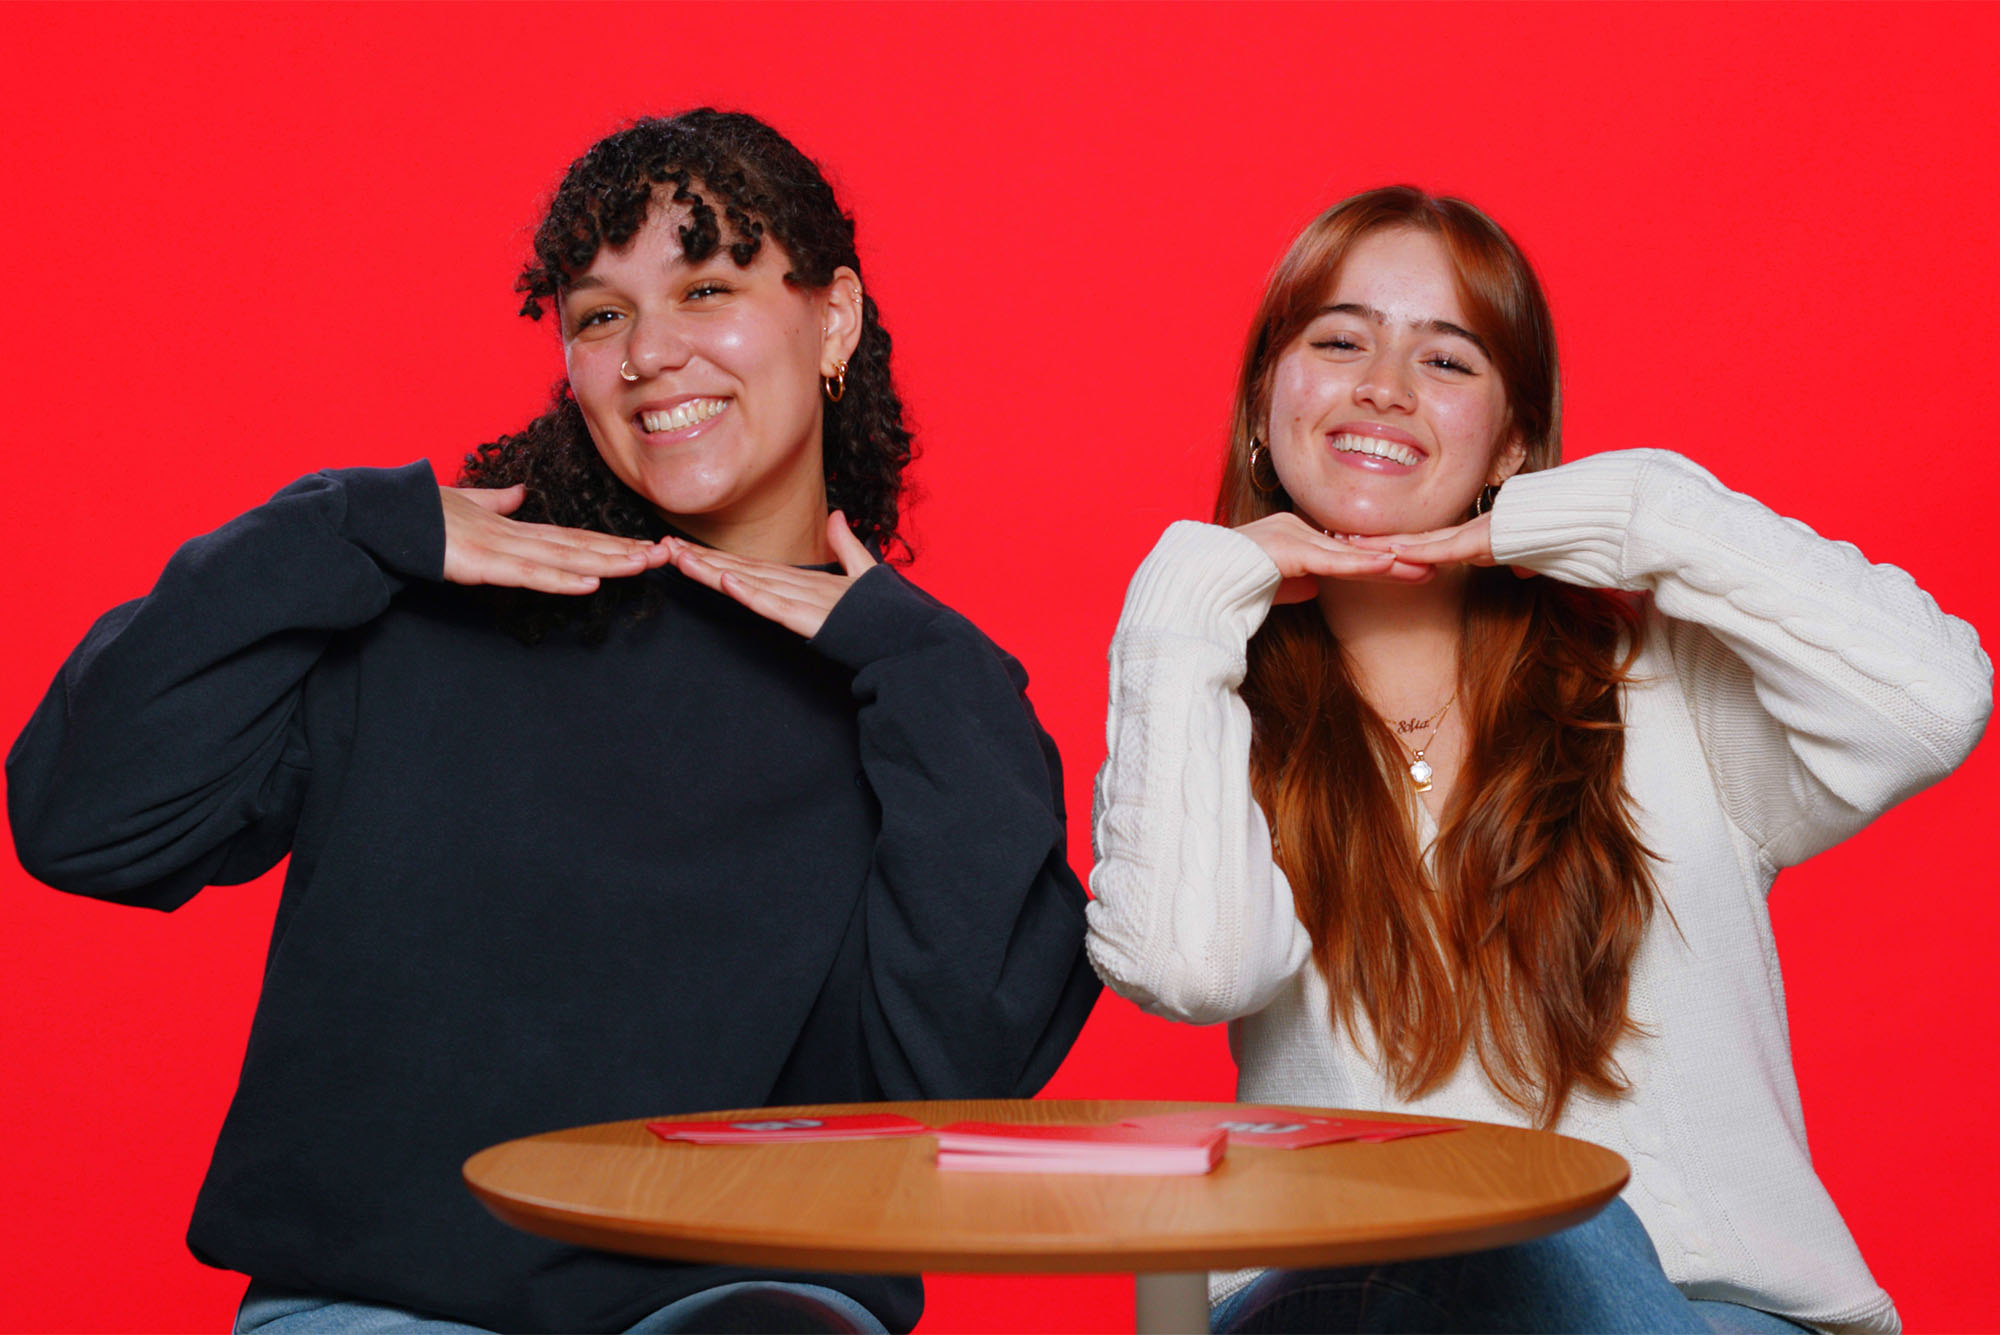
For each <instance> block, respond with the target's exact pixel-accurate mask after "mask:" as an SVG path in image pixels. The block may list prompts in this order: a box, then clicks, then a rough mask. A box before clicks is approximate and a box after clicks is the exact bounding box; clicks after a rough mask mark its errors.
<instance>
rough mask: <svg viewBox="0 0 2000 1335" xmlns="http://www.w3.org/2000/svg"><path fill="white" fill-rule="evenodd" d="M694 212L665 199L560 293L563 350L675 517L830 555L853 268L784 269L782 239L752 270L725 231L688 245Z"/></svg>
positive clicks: (595, 422) (617, 446) (589, 409)
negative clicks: (834, 404) (838, 376)
mask: <svg viewBox="0 0 2000 1335" xmlns="http://www.w3.org/2000/svg"><path fill="white" fill-rule="evenodd" d="M686 217H687V214H686V211H685V210H684V209H678V208H674V209H656V210H655V211H654V212H653V214H652V215H651V216H650V217H649V218H648V219H647V221H646V223H645V225H644V226H643V227H642V228H640V230H639V231H638V232H637V234H635V235H634V236H633V238H632V240H631V242H630V243H629V244H627V245H624V246H621V247H618V248H616V249H614V248H612V247H609V246H606V247H605V248H604V249H602V250H600V251H599V252H598V253H597V257H596V258H595V259H594V260H593V261H592V262H591V265H590V267H589V268H588V269H586V270H585V271H584V272H583V273H582V274H580V275H578V276H577V278H576V279H575V281H573V282H571V283H570V284H568V285H567V286H566V288H565V289H564V291H563V293H562V297H561V314H562V329H563V360H564V364H565V366H566V367H567V369H568V373H569V383H570V387H571V390H572V392H573V393H574V394H575V395H576V401H577V405H578V406H579V407H580V408H581V409H582V410H583V417H584V421H585V422H586V423H587V424H588V426H589V428H590V435H591V439H592V440H593V441H594V442H595V443H596V446H597V450H598V453H599V454H600V455H602V456H603V458H604V462H605V463H606V464H607V465H608V466H609V467H610V469H611V471H612V472H613V473H615V474H617V476H618V478H619V480H620V481H622V482H624V483H625V485H626V486H628V487H630V488H632V490H633V491H635V492H637V493H638V494H639V495H640V496H642V497H644V498H645V499H646V500H647V501H648V502H650V503H651V504H652V506H653V507H654V508H655V509H657V510H658V511H659V512H660V514H661V515H662V516H664V517H665V518H666V519H668V520H669V521H670V522H672V523H673V524H674V525H675V527H677V528H679V529H681V530H682V531H684V532H686V533H687V534H689V535H690V536H692V537H694V538H697V539H699V540H700V541H702V542H705V543H707V544H709V545H710V546H713V547H718V548H721V549H723V550H725V551H731V552H736V553H738V554H740V555H750V556H761V557H767V558H769V559H773V560H784V561H793V562H805V561H814V560H821V559H824V556H825V547H824V529H825V523H826V481H825V475H824V472H823V468H822V464H821V452H820V428H821V399H820V377H821V376H822V375H823V374H831V373H832V372H833V370H834V367H835V364H836V363H838V362H841V361H844V360H845V359H846V358H848V357H849V356H851V355H852V353H853V350H854V344H855V342H856V341H857V340H858V339H859V336H860V285H859V280H858V279H857V278H856V277H855V275H854V271H853V270H851V269H846V268H842V269H838V270H836V271H835V274H834V278H833V282H832V283H831V284H830V285H829V286H828V287H827V288H825V289H822V290H818V291H814V290H810V289H804V288H799V287H795V286H793V285H792V284H791V283H788V282H786V281H785V273H786V271H787V269H788V268H789V267H790V262H789V259H788V257H787V256H786V255H785V253H784V251H783V249H782V248H781V247H780V246H779V245H778V244H777V243H776V242H775V241H774V240H773V239H771V238H770V237H768V236H767V237H766V238H765V239H764V243H763V244H762V245H761V246H760V247H759V248H758V250H757V254H756V257H755V259H753V260H752V261H751V263H750V264H748V265H747V266H743V267H739V266H738V265H737V264H736V263H735V262H734V261H733V260H732V259H731V258H730V254H729V247H728V245H727V244H724V245H723V246H721V247H719V248H718V249H717V250H716V251H715V253H714V254H712V255H710V256H709V257H708V258H707V259H705V260H702V261H699V262H692V263H691V262H689V260H688V259H687V257H686V256H685V255H684V254H683V253H682V251H681V243H680V237H679V228H680V227H681V225H682V224H683V223H684V222H685V221H686Z"/></svg>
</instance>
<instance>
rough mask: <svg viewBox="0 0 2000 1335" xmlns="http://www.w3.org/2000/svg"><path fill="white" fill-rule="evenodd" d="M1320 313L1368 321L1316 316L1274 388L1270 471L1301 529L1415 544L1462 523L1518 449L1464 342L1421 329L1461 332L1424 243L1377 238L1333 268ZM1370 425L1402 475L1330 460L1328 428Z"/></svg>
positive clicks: (1431, 246) (1509, 469) (1501, 392)
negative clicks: (1411, 454)
mask: <svg viewBox="0 0 2000 1335" xmlns="http://www.w3.org/2000/svg"><path fill="white" fill-rule="evenodd" d="M1325 304H1326V305H1329V306H1333V305H1355V306H1360V307H1363V308H1366V309H1367V310H1368V311H1373V312H1379V313H1380V314H1381V315H1383V316H1385V317H1386V319H1385V320H1384V321H1381V322H1377V321H1376V320H1375V319H1373V318H1372V317H1370V316H1368V315H1364V314H1355V313H1347V312H1328V313H1324V314H1322V315H1320V316H1319V317H1318V318H1317V319H1315V320H1314V321H1313V322H1312V324H1310V325H1308V326H1307V327H1306V329H1305V331H1304V332H1303V333H1302V334H1300V336H1299V338H1298V339H1297V341H1295V342H1294V343H1293V344H1292V346H1291V347H1289V348H1287V349H1286V350H1285V352H1284V353H1283V355H1282V356H1280V357H1279V359H1278V364H1277V366H1276V368H1275V370H1274V373H1273V376H1272V388H1271V413H1270V419H1269V435H1268V437H1267V439H1268V441H1269V443H1270V450H1271V459H1272V463H1273V464H1274V465H1275V467H1276V468H1277V472H1278V477H1279V479H1280V481H1282V482H1283V483H1284V486H1285V490H1286V491H1287V492H1288V493H1289V494H1290V495H1291V497H1292V499H1293V501H1294V502H1295V503H1296V504H1297V505H1298V507H1299V509H1300V511H1301V512H1302V513H1303V514H1304V515H1305V516H1306V517H1307V518H1308V519H1310V520H1311V521H1312V522H1313V523H1315V524H1317V525H1318V526H1319V527H1321V528H1324V529H1329V530H1331V531H1333V532H1336V533H1371V534H1373V533H1421V532H1425V531H1428V530H1431V529H1436V528H1442V527H1445V526H1447V525H1450V524H1455V523H1457V522H1459V521H1460V520H1462V519H1464V518H1465V516H1466V514H1467V512H1469V511H1470V510H1471V508H1472V504H1473V501H1474V500H1475V499H1476V498H1477V496H1478V494H1479V489H1480V488H1481V487H1482V486H1484V485H1486V484H1487V483H1488V482H1498V481H1502V480H1504V479H1505V478H1507V477H1509V476H1511V475H1512V474H1513V472H1514V470H1515V469H1517V468H1519V467H1520V463H1521V449H1520V446H1519V444H1518V443H1517V442H1515V441H1514V440H1513V439H1512V438H1511V436H1508V435H1507V433H1506V425H1507V408H1506V391H1505V388H1504V387H1503V386H1502V385H1501V383H1500V377H1499V375H1498V374H1496V373H1495V371H1494V369H1493V366H1492V363H1491V362H1490V361H1488V360H1487V358H1486V357H1485V355H1484V354H1483V353H1481V352H1480V351H1479V348H1478V346H1477V345H1476V344H1474V343H1473V342H1471V341H1470V340H1468V339H1466V338H1464V337H1462V336H1459V335H1457V334H1451V333H1444V332H1439V331H1437V330H1435V329H1433V328H1432V327H1431V326H1432V324H1433V322H1436V321H1443V322H1445V323H1448V324H1452V325H1456V326H1459V327H1460V328H1469V327H1470V321H1469V320H1468V319H1467V318H1466V315H1465V312H1464V310H1463V309H1462V307H1461V306H1460V304H1459V299H1458V290H1457V285H1456V283H1455V281H1454V280H1453V276H1452V269H1451V263H1450V260H1449V258H1448V257H1447V256H1446V254H1445V251H1444V247H1443V245H1442V244H1441V243H1440V242H1439V241H1438V239H1437V238H1436V237H1433V236H1431V235H1430V234H1428V233H1425V232H1418V231H1412V230H1409V229H1403V228H1398V229H1392V230H1385V231H1379V232H1376V233H1374V234H1372V235H1370V236H1368V237H1365V238H1363V239H1362V240H1361V241H1360V242H1358V243H1357V244H1356V245H1355V246H1354V248H1353V250H1352V251H1351V252H1350V253H1349V255H1348V258H1347V262H1346V263H1345V264H1344V265H1342V267H1341V271H1340V274H1339V276H1338V277H1337V278H1336V279H1335V281H1334V284H1333V288H1332V290H1331V291H1330V292H1329V293H1328V294H1327V297H1326V301H1325ZM1353 423H1373V424H1380V425H1385V426H1389V427H1392V428H1394V429H1395V430H1397V431H1399V432H1402V433H1404V434H1406V435H1407V436H1408V437H1409V438H1410V440H1412V441H1414V443H1415V445H1416V447H1417V448H1418V449H1420V450H1422V451H1423V452H1424V458H1423V459H1422V460H1420V461H1419V462H1418V463H1417V465H1416V466H1415V467H1414V468H1413V469H1396V468H1374V467H1371V466H1369V465H1366V464H1360V465H1357V463H1356V462H1355V461H1354V460H1353V458H1352V456H1349V457H1347V458H1343V457H1341V456H1339V455H1337V454H1336V453H1335V452H1334V451H1333V450H1331V449H1330V448H1329V437H1330V434H1331V433H1332V432H1333V430H1334V429H1335V428H1336V427H1339V426H1342V425H1346V424H1353Z"/></svg>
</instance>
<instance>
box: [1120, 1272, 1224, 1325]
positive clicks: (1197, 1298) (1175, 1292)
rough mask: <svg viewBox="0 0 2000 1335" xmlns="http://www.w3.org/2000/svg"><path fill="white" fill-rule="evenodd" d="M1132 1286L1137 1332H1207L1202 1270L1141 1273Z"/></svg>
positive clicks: (1206, 1288) (1206, 1296)
mask: <svg viewBox="0 0 2000 1335" xmlns="http://www.w3.org/2000/svg"><path fill="white" fill-rule="evenodd" d="M1132 1287H1133V1297H1134V1298H1135V1299H1136V1301H1135V1302H1134V1304H1133V1320H1132V1325H1133V1327H1134V1329H1135V1330H1136V1331H1137V1332H1138V1335H1207V1332H1208V1272H1207V1271H1206V1270H1194V1271H1167V1272H1164V1273H1160V1274H1150V1275H1148V1274H1141V1275H1138V1276H1136V1277H1135V1279H1134V1282H1133V1286H1132Z"/></svg>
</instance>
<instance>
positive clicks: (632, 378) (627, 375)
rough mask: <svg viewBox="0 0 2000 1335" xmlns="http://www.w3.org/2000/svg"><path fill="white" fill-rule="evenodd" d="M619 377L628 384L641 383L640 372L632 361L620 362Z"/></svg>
mask: <svg viewBox="0 0 2000 1335" xmlns="http://www.w3.org/2000/svg"><path fill="white" fill-rule="evenodd" d="M618 378H619V379H620V380H623V381H624V382H625V383H626V384H628V385H636V384H638V383H639V373H638V372H637V371H635V370H633V369H632V363H630V362H620V363H618Z"/></svg>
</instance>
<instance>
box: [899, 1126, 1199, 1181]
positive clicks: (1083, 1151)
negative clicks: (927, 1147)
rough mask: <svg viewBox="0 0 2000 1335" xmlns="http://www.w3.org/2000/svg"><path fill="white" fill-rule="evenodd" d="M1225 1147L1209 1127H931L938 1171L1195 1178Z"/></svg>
mask: <svg viewBox="0 0 2000 1335" xmlns="http://www.w3.org/2000/svg"><path fill="white" fill-rule="evenodd" d="M1227 1141H1228V1137H1227V1136H1226V1135H1224V1134H1223V1133H1222V1132H1221V1131H1219V1130H1217V1129H1216V1128H1214V1127H1155V1126H1135V1125H1133V1124H1131V1123H1129V1122H1114V1123H1108V1124H1104V1123H1099V1124H1085V1125H1041V1126H1029V1125H1023V1124H1019V1123H1013V1122H953V1123H952V1124H951V1125H949V1126H944V1127H940V1128H938V1155H937V1165H938V1167H939V1168H943V1169H959V1170H964V1171H970V1172H984V1173H1146V1174H1183V1173H1185V1174H1196V1173H1206V1172H1209V1171H1210V1170H1212V1169H1213V1168H1214V1167H1215V1166H1216V1165H1217V1164H1218V1163H1220V1162H1222V1155H1223V1151H1224V1149H1225V1148H1226V1145H1227Z"/></svg>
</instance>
